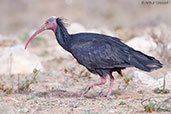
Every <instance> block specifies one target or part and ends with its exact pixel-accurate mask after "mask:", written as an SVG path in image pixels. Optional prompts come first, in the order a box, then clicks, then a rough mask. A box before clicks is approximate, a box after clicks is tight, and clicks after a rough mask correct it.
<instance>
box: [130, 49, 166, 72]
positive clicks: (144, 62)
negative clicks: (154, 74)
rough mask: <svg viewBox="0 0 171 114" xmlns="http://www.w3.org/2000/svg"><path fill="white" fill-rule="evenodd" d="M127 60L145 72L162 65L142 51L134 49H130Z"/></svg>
mask: <svg viewBox="0 0 171 114" xmlns="http://www.w3.org/2000/svg"><path fill="white" fill-rule="evenodd" d="M129 62H130V63H131V65H133V66H135V67H136V68H138V69H141V70H144V71H147V72H151V71H153V70H156V69H159V68H161V67H162V66H163V64H161V63H160V62H159V61H158V60H156V59H155V58H154V57H151V56H148V55H145V54H143V53H142V52H140V51H136V50H131V54H130V57H129Z"/></svg>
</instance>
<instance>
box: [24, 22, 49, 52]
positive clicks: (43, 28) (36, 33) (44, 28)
mask: <svg viewBox="0 0 171 114" xmlns="http://www.w3.org/2000/svg"><path fill="white" fill-rule="evenodd" d="M44 30H46V26H45V25H43V26H41V28H40V29H39V30H37V31H36V32H35V33H34V34H33V35H32V36H31V37H30V39H29V40H28V41H27V43H26V45H25V49H26V48H27V46H28V44H29V43H30V41H31V40H32V39H33V38H34V37H36V36H37V35H38V34H39V33H41V32H42V31H44Z"/></svg>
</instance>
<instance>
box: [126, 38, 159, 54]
mask: <svg viewBox="0 0 171 114" xmlns="http://www.w3.org/2000/svg"><path fill="white" fill-rule="evenodd" d="M126 44H127V45H129V46H131V47H132V48H134V49H136V50H139V51H142V52H143V53H145V54H149V55H154V53H152V50H154V49H155V48H156V47H157V44H156V43H155V42H154V41H153V40H152V39H151V38H150V37H149V36H141V37H135V38H133V39H131V40H129V41H128V42H126Z"/></svg>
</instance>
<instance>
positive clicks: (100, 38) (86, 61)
mask: <svg viewBox="0 0 171 114" xmlns="http://www.w3.org/2000/svg"><path fill="white" fill-rule="evenodd" d="M45 30H52V31H53V32H54V34H55V36H56V40H57V42H58V43H59V44H60V46H61V47H63V48H64V49H65V50H66V51H68V52H70V53H71V54H72V55H73V57H74V58H75V59H76V60H77V62H78V63H79V64H81V65H83V66H84V67H86V68H87V70H88V71H89V72H91V73H93V74H96V75H99V76H100V79H101V81H100V82H94V83H91V84H88V85H87V87H86V88H85V90H84V94H86V93H87V92H88V91H89V90H90V89H91V88H92V87H94V86H99V85H104V84H105V83H106V77H107V76H109V77H110V85H109V89H108V92H107V95H106V97H107V98H110V96H111V92H112V87H113V85H114V76H113V74H112V72H117V73H118V74H120V75H122V70H123V69H125V68H127V67H136V68H138V69H140V70H142V71H146V72H151V71H153V70H156V69H159V68H162V66H163V64H162V63H160V62H159V61H158V60H157V59H155V58H154V57H152V56H149V55H146V54H144V53H142V52H140V51H138V50H135V49H133V48H132V47H130V46H128V45H126V44H125V43H123V42H122V41H121V40H120V39H119V38H117V37H112V36H108V35H104V34H98V33H86V32H85V33H76V34H69V32H68V31H67V29H66V27H65V24H64V22H63V19H62V18H57V17H55V16H52V17H50V18H48V19H47V20H46V21H45V23H44V24H43V25H42V26H41V27H40V29H39V30H37V31H36V32H35V33H34V34H33V35H32V36H31V37H30V39H29V40H28V42H27V43H26V45H25V49H26V48H27V46H28V44H29V42H30V41H31V40H32V39H33V38H35V37H36V36H37V35H38V34H39V33H41V32H42V31H45Z"/></svg>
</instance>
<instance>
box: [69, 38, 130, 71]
mask: <svg viewBox="0 0 171 114" xmlns="http://www.w3.org/2000/svg"><path fill="white" fill-rule="evenodd" d="M70 50H71V53H72V55H73V56H74V57H75V58H76V59H77V61H78V62H79V63H80V64H82V65H84V66H86V67H88V68H97V69H98V68H104V69H106V68H114V67H127V66H130V65H129V63H128V62H127V61H128V56H129V54H128V50H129V47H128V46H126V45H125V44H123V43H122V42H121V41H120V40H118V39H117V40H116V39H113V40H112V39H100V38H92V39H89V38H87V39H86V38H84V39H81V40H75V41H74V42H73V43H72V44H71V46H70Z"/></svg>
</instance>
